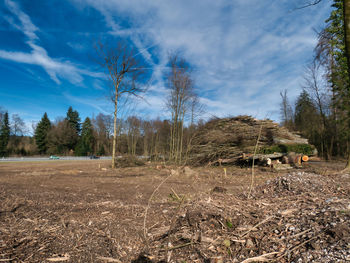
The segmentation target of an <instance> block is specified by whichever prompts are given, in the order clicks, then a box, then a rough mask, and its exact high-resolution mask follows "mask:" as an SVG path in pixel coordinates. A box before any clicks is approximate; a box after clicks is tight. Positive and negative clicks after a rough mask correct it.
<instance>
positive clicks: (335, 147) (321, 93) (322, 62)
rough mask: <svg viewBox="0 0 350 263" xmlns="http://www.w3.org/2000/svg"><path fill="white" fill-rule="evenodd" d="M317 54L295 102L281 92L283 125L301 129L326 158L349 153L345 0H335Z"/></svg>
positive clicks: (320, 38)
mask: <svg viewBox="0 0 350 263" xmlns="http://www.w3.org/2000/svg"><path fill="white" fill-rule="evenodd" d="M332 7H333V10H332V12H331V14H330V17H329V18H328V19H327V20H326V21H325V22H326V26H325V28H324V29H323V30H322V31H321V32H319V34H318V43H317V45H316V47H315V52H314V57H313V61H312V63H310V64H309V65H308V66H307V67H306V69H305V75H304V83H303V86H302V87H303V91H302V92H301V94H300V95H299V97H298V98H297V100H296V102H295V104H291V103H290V102H289V101H288V98H287V91H283V92H281V98H282V103H281V112H282V119H283V125H285V126H286V127H288V128H289V129H291V130H296V131H299V132H300V133H301V134H302V135H303V136H304V137H306V138H308V139H309V141H310V143H311V144H313V145H315V146H316V147H317V149H318V151H319V154H320V155H321V156H322V157H324V158H327V159H331V158H334V157H346V156H349V153H350V129H349V128H350V85H349V74H348V65H347V58H346V52H345V38H344V23H343V1H342V0H334V1H333V5H332Z"/></svg>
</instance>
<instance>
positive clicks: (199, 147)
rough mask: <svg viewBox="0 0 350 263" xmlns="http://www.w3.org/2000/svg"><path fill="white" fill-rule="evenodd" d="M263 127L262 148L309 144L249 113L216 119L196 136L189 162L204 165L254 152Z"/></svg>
mask: <svg viewBox="0 0 350 263" xmlns="http://www.w3.org/2000/svg"><path fill="white" fill-rule="evenodd" d="M260 129H261V135H260V140H259V146H260V150H264V149H265V150H266V149H273V146H279V147H280V148H281V147H282V146H283V147H282V148H285V149H286V148H287V147H286V146H288V145H292V146H298V145H300V146H305V145H308V141H307V139H304V138H301V137H300V136H299V135H297V134H293V133H291V132H289V131H288V130H287V129H286V128H284V127H280V126H279V125H278V124H277V123H274V122H273V121H271V120H257V119H254V118H252V117H250V116H238V117H234V118H224V119H213V120H211V121H209V122H208V123H207V124H206V125H205V126H204V127H203V128H202V129H200V131H199V132H198V133H197V134H196V136H195V137H194V139H193V141H192V147H191V150H190V159H189V162H190V163H191V164H192V165H203V164H208V163H215V162H217V161H218V160H219V159H231V160H234V159H235V158H237V159H238V158H239V157H241V156H242V154H243V153H248V154H249V153H253V152H254V147H255V145H256V142H257V138H258V135H259V133H260ZM294 148H295V147H294ZM276 151H278V148H277V150H276ZM284 151H285V152H286V151H288V150H284Z"/></svg>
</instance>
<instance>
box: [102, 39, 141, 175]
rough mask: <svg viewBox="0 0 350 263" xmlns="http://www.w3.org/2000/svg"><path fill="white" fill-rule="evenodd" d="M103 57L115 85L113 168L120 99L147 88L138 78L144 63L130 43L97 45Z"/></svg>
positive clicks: (103, 65) (136, 94)
mask: <svg viewBox="0 0 350 263" xmlns="http://www.w3.org/2000/svg"><path fill="white" fill-rule="evenodd" d="M96 49H97V51H98V54H99V56H100V58H101V65H102V67H104V68H105V69H107V72H108V76H109V78H110V80H111V82H112V85H113V96H112V101H113V103H114V113H113V116H114V121H113V149H112V168H115V162H116V150H117V117H118V110H119V109H118V106H119V103H118V102H119V101H120V99H121V98H122V96H123V95H129V96H130V95H131V96H138V95H139V94H140V93H142V92H144V91H145V90H144V89H143V88H142V87H141V86H140V85H138V82H137V80H138V79H140V76H141V74H142V73H143V69H144V65H143V62H142V61H141V60H139V59H138V58H139V57H138V56H137V54H136V53H135V51H134V50H133V49H132V48H130V45H129V43H127V42H123V41H120V42H118V43H117V45H116V47H114V48H113V47H112V48H109V47H107V46H106V45H103V44H102V43H99V44H98V45H97V47H96Z"/></svg>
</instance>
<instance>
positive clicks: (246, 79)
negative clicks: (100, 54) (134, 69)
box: [72, 0, 329, 119]
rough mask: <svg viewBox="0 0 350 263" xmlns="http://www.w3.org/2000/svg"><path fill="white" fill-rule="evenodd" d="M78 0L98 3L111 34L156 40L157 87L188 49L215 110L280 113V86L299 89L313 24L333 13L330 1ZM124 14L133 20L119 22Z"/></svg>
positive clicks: (149, 55) (144, 42) (146, 42)
mask: <svg viewBox="0 0 350 263" xmlns="http://www.w3.org/2000/svg"><path fill="white" fill-rule="evenodd" d="M72 1H73V2H74V3H76V4H79V5H88V6H90V7H93V8H95V9H96V10H97V11H99V12H100V13H101V14H102V16H103V17H104V19H105V21H106V26H107V27H109V28H110V30H111V32H110V33H111V34H114V35H119V36H123V37H125V36H128V37H130V39H131V40H132V41H133V42H134V44H135V46H136V47H137V48H138V49H139V50H140V52H142V50H144V49H145V46H152V47H153V46H154V45H156V48H155V50H153V49H152V52H149V51H148V50H147V49H146V51H145V52H142V55H143V57H144V59H145V60H146V61H147V62H148V63H149V64H150V65H151V66H152V67H153V78H154V79H155V83H153V85H154V87H158V88H159V89H160V90H164V82H163V77H162V76H163V74H164V66H165V65H166V60H167V54H168V52H169V51H174V50H181V51H182V52H183V54H184V56H185V57H186V59H188V60H189V62H190V63H191V64H192V65H193V66H194V68H195V70H194V77H195V80H196V83H197V87H198V90H199V92H200V94H201V96H202V101H203V102H204V103H205V104H207V105H208V107H209V108H210V109H211V111H212V112H213V114H215V115H218V116H225V115H229V114H232V115H236V114H244V113H249V114H254V112H256V111H257V109H258V112H259V114H260V115H263V116H259V117H264V116H265V115H271V117H272V118H274V119H278V118H279V116H278V108H279V100H280V98H279V91H280V90H282V89H285V88H289V89H290V92H289V94H291V95H292V96H296V95H297V93H298V92H299V91H300V88H299V86H300V85H299V83H298V82H300V79H301V75H302V74H301V73H302V72H301V71H302V68H303V65H304V64H305V63H306V62H307V60H308V58H307V56H309V57H310V58H311V54H312V50H313V47H314V46H315V43H316V37H315V34H314V31H313V29H314V28H317V27H320V25H322V23H323V21H324V19H325V17H326V15H327V14H328V13H329V5H328V4H329V3H327V1H325V2H326V3H322V5H319V6H318V8H317V9H315V8H310V9H308V10H300V11H296V12H290V10H291V9H293V7H294V6H293V4H295V3H288V2H287V1H269V2H266V1H260V0H237V1H225V0H219V1H209V0H201V1H199V0H198V1H196V0H194V1H190V2H189V1H184V0H179V1H160V0H159V1H157V0H155V1H141V0H118V1H116V0H99V1H95V0H87V1H82V0H72ZM120 17H122V19H120ZM125 20H126V21H128V26H127V27H123V26H122V23H120V22H121V21H125ZM155 58H157V60H158V61H159V62H158V63H156V62H155ZM291 79H292V81H291ZM151 96H154V93H153V94H152V95H151ZM157 105H159V103H158V104H157ZM157 108H159V106H158V107H157Z"/></svg>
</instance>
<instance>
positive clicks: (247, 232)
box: [240, 216, 273, 237]
mask: <svg viewBox="0 0 350 263" xmlns="http://www.w3.org/2000/svg"><path fill="white" fill-rule="evenodd" d="M272 218H273V216H269V217H267V218H265V219H264V220H263V221H261V222H260V223H258V224H256V225H255V226H253V227H251V228H250V229H249V230H248V231H246V232H244V233H243V234H242V235H241V236H240V237H244V236H246V235H247V234H249V233H250V232H251V231H252V230H253V229H255V228H257V227H258V226H260V225H262V224H265V223H266V222H267V221H269V220H270V219H272Z"/></svg>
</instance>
